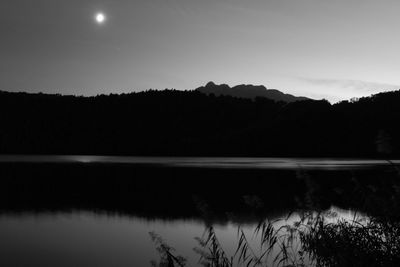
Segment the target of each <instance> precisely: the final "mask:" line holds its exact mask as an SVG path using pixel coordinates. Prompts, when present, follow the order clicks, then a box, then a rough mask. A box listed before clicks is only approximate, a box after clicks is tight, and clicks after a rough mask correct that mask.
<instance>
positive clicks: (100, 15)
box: [96, 13, 106, 24]
mask: <svg viewBox="0 0 400 267" xmlns="http://www.w3.org/2000/svg"><path fill="white" fill-rule="evenodd" d="M105 20H106V16H105V15H104V14H103V13H97V14H96V21H97V23H99V24H102V23H104V21H105Z"/></svg>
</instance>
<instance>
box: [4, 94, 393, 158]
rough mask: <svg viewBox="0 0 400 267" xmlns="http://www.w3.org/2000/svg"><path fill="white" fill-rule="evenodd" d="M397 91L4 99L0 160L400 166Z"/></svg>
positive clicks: (23, 96) (25, 96) (10, 96)
mask: <svg viewBox="0 0 400 267" xmlns="http://www.w3.org/2000/svg"><path fill="white" fill-rule="evenodd" d="M399 103H400V91H393V92H386V93H380V94H376V95H372V96H370V97H365V98H360V99H357V100H352V101H343V102H339V103H336V104H330V103H329V102H328V101H326V100H319V101H317V100H305V101H297V102H293V103H285V102H275V101H273V100H269V99H267V98H261V97H257V98H255V99H253V100H252V99H242V98H235V97H231V96H215V95H212V94H211V95H205V94H203V93H201V92H198V91H178V90H163V91H156V90H150V91H146V92H138V93H129V94H120V95H116V94H110V95H98V96H93V97H83V96H63V95H50V94H42V93H39V94H29V93H10V92H3V91H1V92H0V114H1V116H0V153H1V154H110V155H138V156H273V157H395V156H399V154H400V151H399V136H400V127H399V123H398V122H399V119H400V105H399Z"/></svg>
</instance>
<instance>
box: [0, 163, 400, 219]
mask: <svg viewBox="0 0 400 267" xmlns="http://www.w3.org/2000/svg"><path fill="white" fill-rule="evenodd" d="M0 176H1V177H2V180H1V182H0V183H1V187H0V208H1V209H2V212H3V213H8V212H20V211H44V210H47V211H68V210H76V209H78V210H91V211H99V212H110V213H120V214H125V215H135V216H140V217H144V218H148V219H155V218H160V219H162V218H164V219H178V218H180V219H198V218H202V219H203V220H210V221H213V222H219V223H221V224H223V223H224V222H227V221H234V222H243V223H245V222H251V221H256V220H257V219H258V218H259V217H265V216H267V217H270V218H271V217H275V216H277V215H278V216H280V215H282V214H285V213H287V212H289V211H293V210H297V209H327V208H329V207H330V206H332V205H335V206H338V207H342V208H351V209H355V210H361V211H365V212H369V213H374V214H378V213H380V212H384V211H386V210H387V209H392V210H393V209H397V206H398V203H399V201H398V199H399V197H398V195H399V194H398V190H396V188H399V187H398V185H399V181H398V176H397V173H396V171H395V169H393V168H387V169H375V170H371V169H369V170H355V171H347V170H342V171H317V170H313V171H301V170H297V171H294V170H261V169H212V168H174V167H164V168H154V167H148V166H144V165H143V166H140V165H136V166H132V165H128V164H115V165H112V164H108V165H104V164H89V165H88V164H38V163H36V164H35V163H25V164H10V163H8V164H1V168H0Z"/></svg>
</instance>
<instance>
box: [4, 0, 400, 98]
mask: <svg viewBox="0 0 400 267" xmlns="http://www.w3.org/2000/svg"><path fill="white" fill-rule="evenodd" d="M97 13H103V14H104V15H105V17H106V19H105V21H104V22H103V23H98V22H96V20H95V16H96V14H97ZM399 13H400V1H398V0H379V1H378V0H68V1H67V0H34V1H33V0H1V1H0V90H5V91H26V92H45V93H60V94H76V95H96V94H102V93H105V94H109V93H123V92H132V91H142V90H147V89H165V88H175V89H179V90H184V89H194V88H197V87H199V86H201V85H204V84H206V83H207V82H208V81H214V82H215V83H227V84H229V85H231V86H234V85H237V84H243V83H244V84H257V85H259V84H262V85H265V86H266V87H267V88H276V89H279V90H281V91H283V92H285V93H291V94H294V95H302V96H308V97H311V98H316V99H321V98H325V99H328V100H330V101H332V102H336V101H340V100H344V99H350V98H352V97H361V96H367V95H371V94H374V93H378V92H381V91H387V90H395V89H400V75H399V69H400V67H399V66H400V52H399V47H400V34H399V33H398V32H399V27H400V16H399V15H398V14H399Z"/></svg>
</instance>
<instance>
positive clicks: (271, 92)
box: [196, 82, 309, 103]
mask: <svg viewBox="0 0 400 267" xmlns="http://www.w3.org/2000/svg"><path fill="white" fill-rule="evenodd" d="M196 90H197V91H199V92H201V93H204V94H207V95H210V94H214V95H216V96H220V95H225V96H233V97H240V98H250V99H255V98H256V97H265V98H268V99H271V100H274V101H283V102H287V103H291V102H295V101H302V100H309V98H307V97H297V96H293V95H290V94H285V93H282V92H281V91H279V90H276V89H267V88H266V87H265V86H263V85H251V84H241V85H237V86H234V87H230V86H229V85H227V84H220V85H217V84H215V83H214V82H209V83H207V84H206V85H205V86H201V87H199V88H197V89H196Z"/></svg>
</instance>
